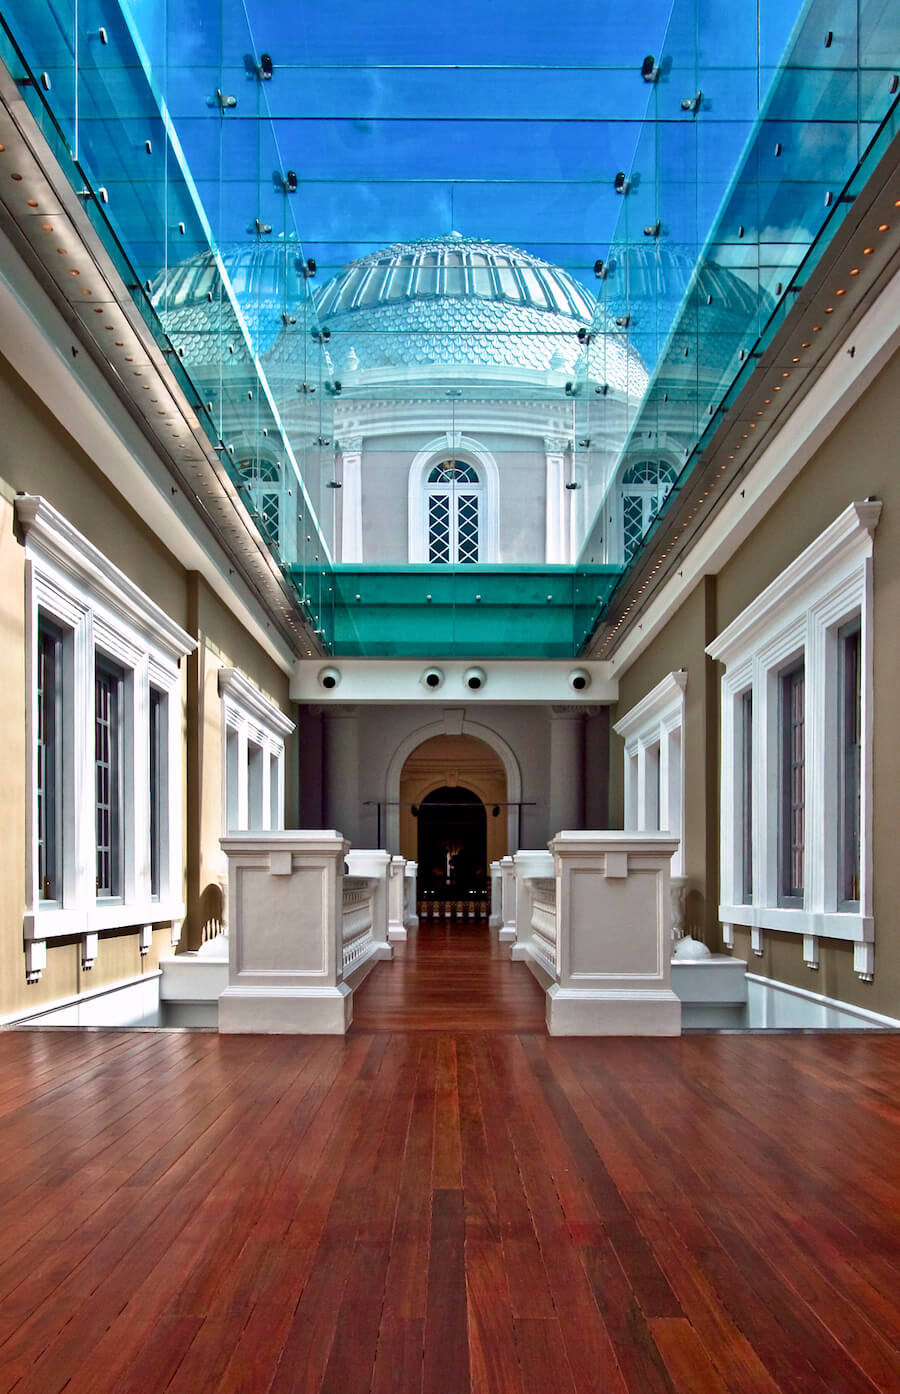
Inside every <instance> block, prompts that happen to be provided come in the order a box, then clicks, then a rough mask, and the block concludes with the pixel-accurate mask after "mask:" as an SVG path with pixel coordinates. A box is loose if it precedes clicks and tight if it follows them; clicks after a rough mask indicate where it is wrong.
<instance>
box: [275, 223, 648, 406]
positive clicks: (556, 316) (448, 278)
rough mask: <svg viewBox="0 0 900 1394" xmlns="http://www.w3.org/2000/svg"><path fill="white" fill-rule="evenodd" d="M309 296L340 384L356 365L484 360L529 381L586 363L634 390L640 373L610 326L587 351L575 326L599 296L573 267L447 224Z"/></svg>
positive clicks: (358, 264)
mask: <svg viewBox="0 0 900 1394" xmlns="http://www.w3.org/2000/svg"><path fill="white" fill-rule="evenodd" d="M314 302H315V308H316V313H317V318H318V321H319V325H320V326H321V328H322V329H323V330H327V331H328V336H329V337H328V353H329V356H330V359H331V362H332V365H333V371H334V373H335V375H336V376H337V377H338V378H340V379H341V380H342V381H343V382H344V385H345V386H346V387H350V386H351V385H352V381H346V380H347V379H348V378H349V377H350V375H351V374H353V373H355V372H361V373H365V374H366V375H367V380H368V381H370V382H371V381H372V380H373V379H377V378H378V377H379V376H380V375H381V374H385V375H386V376H391V375H392V374H393V373H402V374H405V375H407V376H409V375H412V376H414V377H417V378H425V377H427V376H429V375H437V376H440V375H441V370H442V369H447V370H462V371H463V372H465V370H466V369H470V370H471V371H472V373H473V374H475V375H477V373H478V370H479V369H483V368H484V369H490V370H492V371H491V373H490V376H491V378H492V379H495V380H496V378H497V377H501V378H505V377H509V378H510V379H516V378H520V379H521V378H523V377H524V378H525V379H528V380H530V381H531V382H532V383H534V381H535V376H536V375H539V376H540V377H545V376H546V375H547V374H557V375H563V376H565V375H566V374H569V375H575V374H576V373H580V374H581V375H583V374H584V373H585V370H586V372H587V376H588V377H592V378H596V379H597V380H598V381H604V382H609V383H610V385H611V386H613V387H615V388H618V389H620V390H622V391H625V390H626V389H630V391H631V392H632V393H635V392H640V391H642V390H643V388H644V386H645V384H646V381H647V374H646V369H645V367H644V364H643V362H642V361H641V358H640V356H639V355H638V354H637V352H636V351H635V350H634V349H633V348H631V347H630V346H629V344H628V341H627V337H626V336H625V335H624V334H622V333H621V332H618V333H617V332H616V331H615V328H614V327H613V326H612V324H610V325H609V326H607V325H606V324H605V323H604V325H603V326H601V327H602V328H606V327H609V328H610V329H611V331H612V332H611V333H610V334H609V335H605V334H603V335H599V336H598V337H597V339H596V340H595V344H594V346H592V347H591V348H590V349H588V350H585V347H584V345H583V343H582V342H581V341H580V340H579V338H578V331H579V330H585V329H587V328H588V327H589V326H590V325H591V323H592V321H593V320H594V318H595V313H596V301H595V300H594V297H593V296H592V295H591V293H590V292H589V291H588V290H587V289H586V288H585V287H584V286H582V285H580V284H579V283H578V282H577V281H576V280H575V279H574V278H573V277H572V276H570V275H569V274H568V272H566V271H563V270H562V269H561V268H560V267H556V266H551V265H550V264H549V263H548V262H546V261H542V260H541V259H540V258H539V257H536V256H533V255H532V254H531V253H530V252H525V251H522V250H521V249H519V248H517V247H509V246H505V245H503V244H501V243H496V242H488V241H486V240H484V239H483V238H469V237H462V236H461V235H460V234H459V233H455V232H453V233H449V234H448V235H446V236H443V237H434V238H427V239H424V240H422V241H417V242H396V243H394V244H393V245H392V246H390V247H386V248H384V249H382V250H381V251H377V252H372V253H370V254H369V255H368V256H365V257H361V258H360V259H359V260H358V261H353V262H351V263H350V264H349V266H346V267H344V269H343V271H341V272H339V273H338V275H337V276H335V277H333V279H332V280H331V281H329V282H328V283H327V285H324V286H322V287H321V288H320V289H319V290H317V291H316V293H315V296H314ZM594 328H595V330H596V329H597V325H596V323H595V324H594ZM282 347H283V349H284V351H285V352H286V353H288V354H289V353H290V349H289V348H288V347H287V346H286V345H284V346H282ZM586 353H587V354H588V358H587V361H585V354H586Z"/></svg>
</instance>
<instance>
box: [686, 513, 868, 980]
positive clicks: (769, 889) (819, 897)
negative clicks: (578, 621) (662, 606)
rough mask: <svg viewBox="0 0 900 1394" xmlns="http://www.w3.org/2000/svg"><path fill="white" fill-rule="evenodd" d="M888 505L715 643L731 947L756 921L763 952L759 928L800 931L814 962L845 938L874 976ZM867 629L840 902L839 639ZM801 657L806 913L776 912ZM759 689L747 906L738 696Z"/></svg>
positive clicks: (847, 522)
mask: <svg viewBox="0 0 900 1394" xmlns="http://www.w3.org/2000/svg"><path fill="white" fill-rule="evenodd" d="M880 514H881V504H880V502H877V501H876V502H868V501H866V502H864V503H852V504H850V505H849V507H848V508H846V509H845V510H844V512H843V513H841V514H840V515H839V517H838V518H836V519H835V521H834V522H833V523H832V524H831V525H830V527H828V528H826V529H825V531H824V532H823V533H821V534H820V535H819V537H817V538H816V539H815V541H814V542H812V543H811V544H810V546H809V547H807V548H806V549H805V551H803V552H801V554H800V555H799V556H798V557H797V558H796V559H795V560H794V561H793V562H791V564H790V565H789V566H788V567H786V568H785V569H784V571H782V572H781V574H780V575H779V576H777V577H776V578H775V580H774V581H773V582H772V583H771V584H770V585H769V586H767V587H766V588H765V590H763V591H762V592H761V593H760V594H759V595H758V596H757V597H756V599H755V600H753V601H752V602H751V604H750V605H748V606H747V608H746V609H745V610H743V611H742V612H741V613H740V614H739V615H738V616H737V618H736V619H735V620H733V621H732V623H731V624H730V625H728V626H727V628H726V629H724V630H723V631H722V633H721V634H719V635H718V637H717V638H716V639H715V640H714V641H713V642H712V643H711V644H710V645H709V646H708V647H707V649H706V652H707V653H708V654H709V656H710V657H711V658H713V659H715V660H717V661H718V662H720V663H722V664H724V665H725V674H724V676H723V678H722V689H721V691H722V737H721V760H722V770H721V825H722V841H721V867H720V884H721V892H720V894H721V903H720V905H719V918H720V920H721V922H722V928H723V938H724V941H725V944H726V945H728V946H730V945H731V944H732V943H733V942H734V933H733V926H734V925H744V926H748V927H749V928H750V931H751V943H752V947H753V950H754V952H755V953H757V954H761V953H762V951H763V931H764V930H767V929H771V930H779V931H781V932H783V933H793V934H799V935H802V936H803V957H804V961H805V962H806V963H807V964H809V966H810V967H813V968H814V967H817V966H818V958H819V939H820V938H828V939H841V940H845V941H846V940H849V941H850V942H852V944H853V949H854V968H855V971H856V972H857V973H858V975H859V976H860V977H861V978H863V979H864V980H866V981H870V980H871V978H872V976H873V971H874V942H875V921H874V917H873V908H872V907H873V893H872V690H873V689H872V671H873V670H872V632H873V631H872V554H873V548H874V541H873V534H874V531H875V528H876V527H877V525H878V519H879V516H880ZM856 616H858V617H859V624H860V669H861V737H862V739H861V769H860V792H861V799H860V809H861V812H860V829H859V836H860V899H859V907H858V910H855V911H850V910H846V909H844V910H841V909H839V908H838V905H839V898H838V896H839V856H838V838H839V826H838V823H839V814H838V809H839V804H838V793H839V791H838V784H839V760H838V740H837V733H838V720H839V703H840V683H839V672H838V668H839V651H840V644H839V638H838V634H839V631H840V630H841V629H843V627H844V626H845V625H846V624H847V623H848V622H849V621H850V620H852V619H854V618H855V617H856ZM801 656H802V657H803V661H804V666H805V673H806V717H805V732H804V737H805V739H804V745H805V768H806V791H805V805H806V811H805V849H804V878H803V879H804V891H803V904H802V906H797V907H793V906H785V905H779V903H778V901H779V869H778V847H779V816H778V807H777V801H778V789H779V782H780V781H779V779H778V772H779V766H778V761H779V704H778V681H779V675H780V674H781V673H782V672H783V671H784V669H785V668H786V667H787V666H788V665H789V664H790V663H791V662H793V661H794V660H795V659H797V658H798V657H801ZM748 689H751V690H752V693H753V726H752V730H753V790H752V799H753V837H752V843H753V901H752V904H744V903H742V902H743V878H742V857H741V829H742V823H741V802H742V784H741V773H740V763H741V744H740V718H741V699H742V697H743V694H744V693H745V692H746V691H747V690H748Z"/></svg>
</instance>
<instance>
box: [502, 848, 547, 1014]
mask: <svg viewBox="0 0 900 1394" xmlns="http://www.w3.org/2000/svg"><path fill="white" fill-rule="evenodd" d="M513 864H514V871H515V891H516V942H515V944H513V946H512V949H511V951H510V953H511V957H512V958H523V959H528V960H533V955H532V953H531V949H530V945H531V938H532V923H531V920H532V898H533V895H534V884H535V880H539V879H541V878H547V877H552V875H553V858H552V857H551V855H550V853H549V852H538V851H525V852H517V853H516V855H515V856H514V857H513ZM542 963H543V966H544V968H545V969H546V967H547V964H546V962H545V961H544V960H542ZM543 985H544V986H545V987H546V986H547V984H546V983H544V984H543Z"/></svg>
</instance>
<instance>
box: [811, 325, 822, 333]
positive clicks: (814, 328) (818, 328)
mask: <svg viewBox="0 0 900 1394" xmlns="http://www.w3.org/2000/svg"><path fill="white" fill-rule="evenodd" d="M821 328H822V326H821V324H814V325H813V333H814V334H818V333H819V331H820V329H821Z"/></svg>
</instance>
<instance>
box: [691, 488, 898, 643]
mask: <svg viewBox="0 0 900 1394" xmlns="http://www.w3.org/2000/svg"><path fill="white" fill-rule="evenodd" d="M880 516H881V503H880V502H878V501H873V502H871V503H870V502H868V501H867V502H864V503H851V504H850V506H849V507H848V508H845V509H844V511H843V513H841V514H839V516H838V517H837V518H835V520H834V522H833V523H831V524H830V525H829V526H828V527H827V528H826V529H825V531H824V532H822V533H820V534H819V536H818V537H817V538H816V539H815V541H814V542H811V543H810V544H809V546H808V547H807V548H805V549H804V551H802V552H801V553H800V555H799V556H798V557H795V559H794V560H793V561H792V562H791V563H790V565H789V566H786V567H785V569H784V571H782V572H781V573H780V575H778V576H776V577H775V580H774V581H772V582H771V583H770V584H769V585H768V586H766V588H765V590H763V591H760V593H759V595H758V596H757V597H756V598H755V600H753V601H751V603H750V604H749V605H748V606H747V608H746V609H745V610H742V611H741V613H740V614H739V615H738V616H737V618H736V619H734V620H732V622H731V624H729V625H728V626H727V627H726V628H725V629H723V630H722V632H721V634H719V635H717V636H716V638H715V639H714V640H713V641H712V643H711V644H708V645H707V648H706V652H707V653H708V654H709V656H710V658H714V659H717V660H718V661H719V662H720V663H726V664H727V663H728V662H729V661H730V659H731V658H732V657H733V656H734V655H735V654H744V653H746V652H747V650H748V649H750V648H752V646H753V641H754V638H755V636H756V634H757V633H758V632H759V631H760V630H766V629H768V628H769V627H770V624H771V619H772V615H773V613H775V612H776V611H777V613H778V615H779V618H781V619H787V618H788V613H787V612H788V607H790V610H791V611H794V610H795V609H796V610H804V609H806V608H807V607H808V602H809V598H810V593H811V592H814V591H816V590H817V589H818V588H819V586H820V577H821V575H822V572H823V570H824V569H825V568H830V569H831V570H833V568H834V567H835V565H836V564H838V563H840V562H841V561H848V562H852V561H853V560H854V559H858V560H859V561H862V560H863V559H864V558H865V557H870V556H871V555H872V534H873V533H874V531H875V529H876V527H877V526H878V519H879V518H880Z"/></svg>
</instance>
